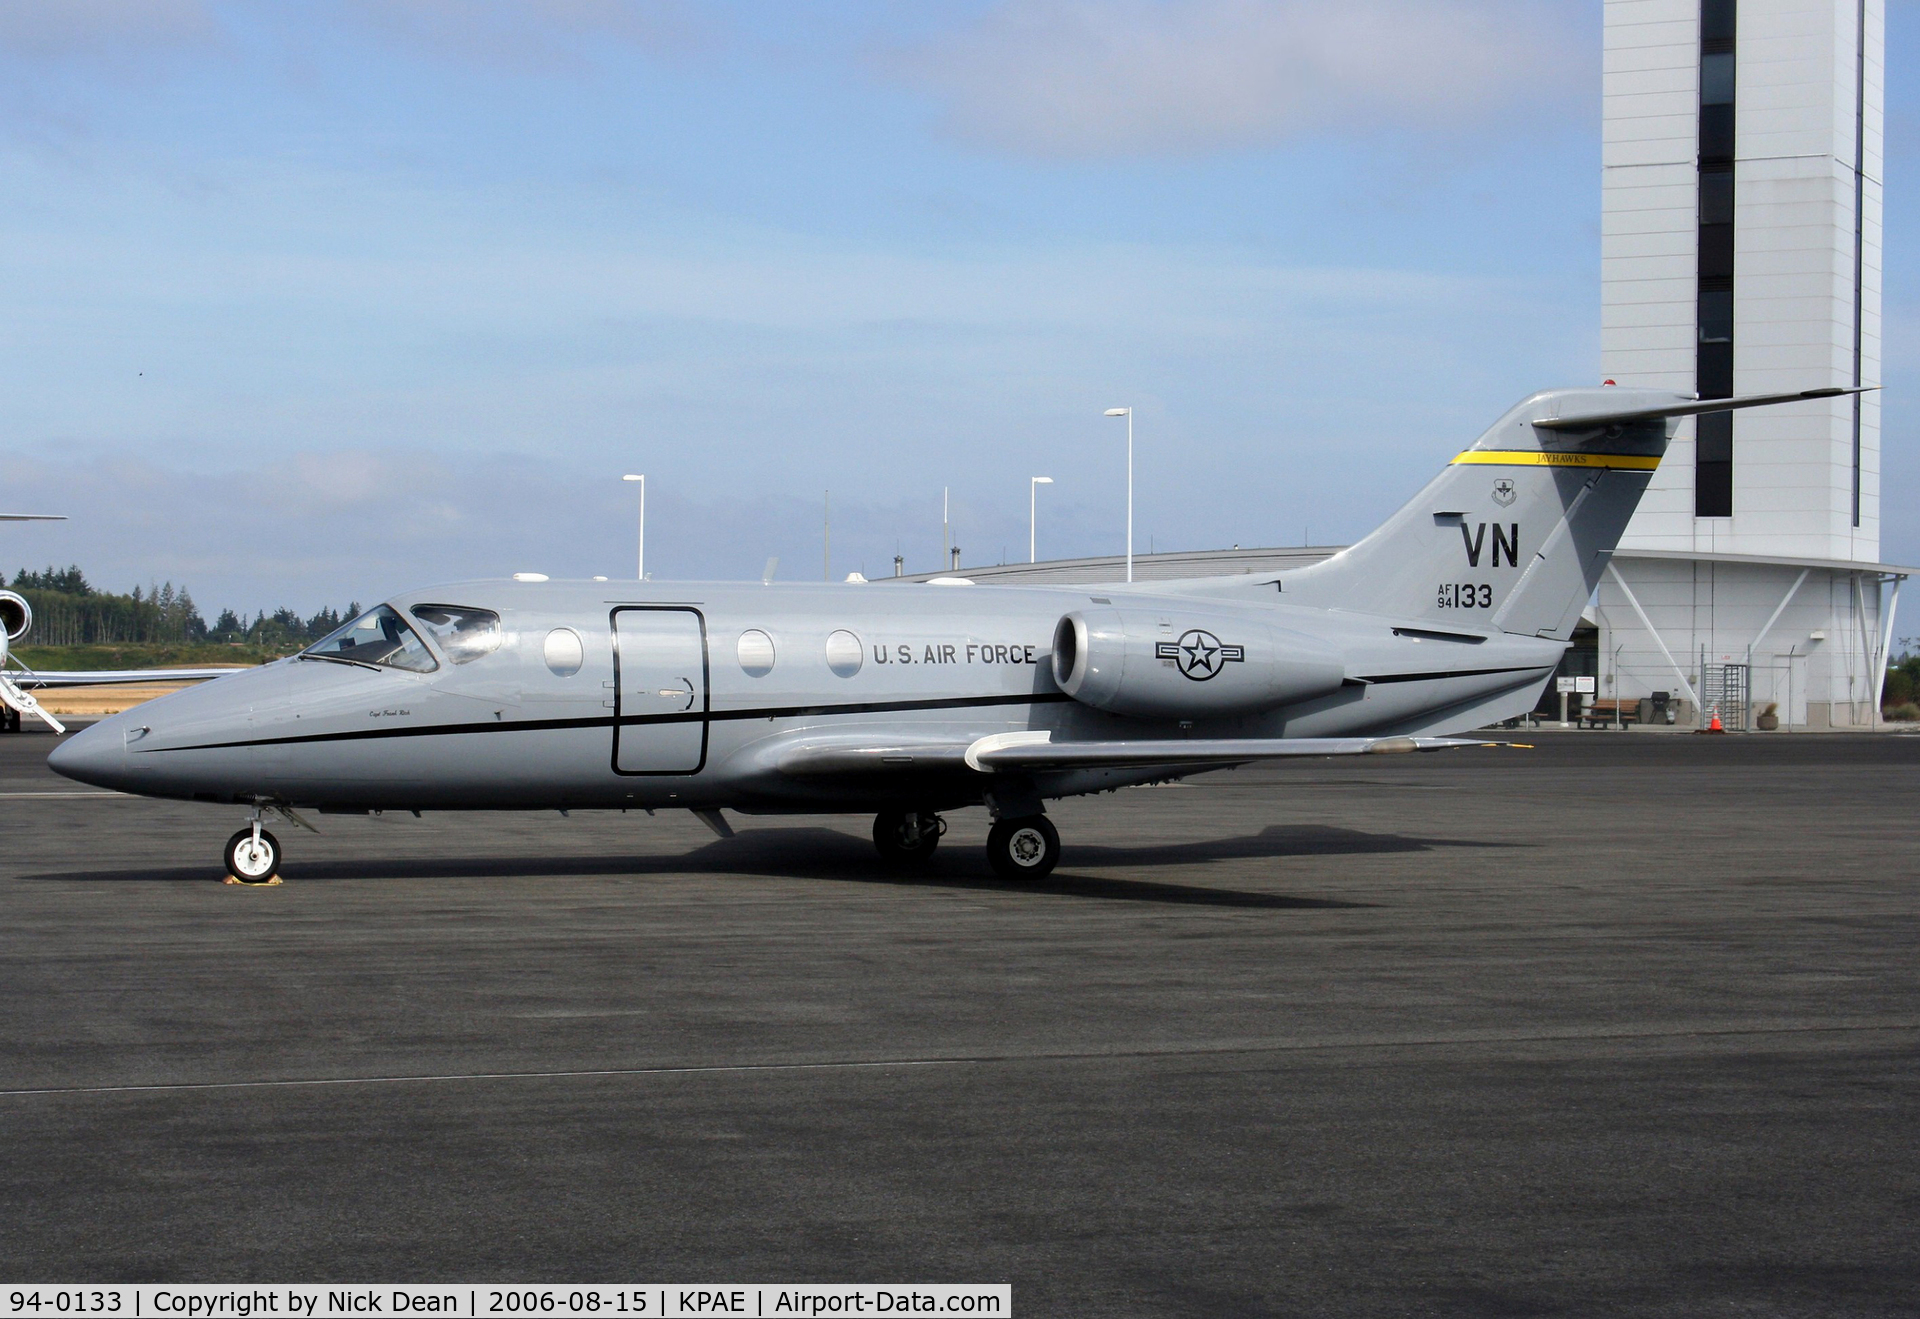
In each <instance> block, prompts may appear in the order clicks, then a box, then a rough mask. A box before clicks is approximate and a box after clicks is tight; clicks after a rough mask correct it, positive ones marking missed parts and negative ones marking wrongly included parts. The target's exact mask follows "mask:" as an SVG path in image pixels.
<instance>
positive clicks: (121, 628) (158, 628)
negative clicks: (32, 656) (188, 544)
mask: <svg viewBox="0 0 1920 1319" xmlns="http://www.w3.org/2000/svg"><path fill="white" fill-rule="evenodd" d="M12 589H13V590H15V591H17V592H19V593H20V594H21V595H22V596H24V597H25V598H26V601H27V603H28V604H29V605H31V606H32V608H33V632H32V633H31V636H30V640H31V641H32V642H33V644H34V645H36V646H90V645H117V644H122V643H126V642H176V643H178V642H188V641H211V642H246V643H250V644H253V645H257V646H267V647H271V648H277V649H284V650H295V649H298V648H299V647H301V646H304V645H306V644H307V643H308V642H312V641H318V640H319V639H320V638H321V637H324V636H326V635H327V633H329V632H331V631H333V630H334V629H335V628H337V627H339V626H340V625H341V624H342V623H344V622H346V621H347V620H348V619H350V618H353V617H355V616H356V615H357V614H359V612H360V605H359V602H358V601H355V602H354V603H352V604H349V605H348V606H347V609H346V612H345V613H344V614H342V613H339V612H336V611H335V610H333V609H330V608H329V609H322V610H321V611H320V612H319V613H317V614H314V615H313V616H312V617H311V618H302V617H301V616H300V615H299V614H297V613H295V612H294V611H293V610H291V609H287V608H285V607H282V608H279V609H276V610H274V611H273V612H272V613H271V614H269V613H267V612H265V611H264V610H262V611H261V612H259V613H257V614H255V615H254V617H253V619H252V621H248V619H247V618H246V616H245V615H243V614H236V613H234V612H233V610H231V609H223V610H221V611H220V616H219V617H218V618H216V619H215V620H214V622H213V624H212V626H208V624H207V620H206V619H205V618H203V617H201V615H200V609H199V607H198V606H197V605H195V604H194V602H193V596H192V595H191V594H190V593H189V592H188V591H187V588H186V587H184V586H182V587H178V588H176V587H175V586H174V584H173V583H172V582H163V583H161V584H160V585H158V586H154V585H149V586H148V587H147V589H146V590H145V591H142V590H141V589H140V588H139V587H137V586H136V587H134V588H133V590H132V592H131V593H129V594H127V595H117V594H115V593H113V592H111V591H100V590H96V589H95V588H94V587H93V586H92V584H90V583H89V582H88V581H87V578H86V575H85V574H84V573H82V572H81V571H80V568H79V565H77V564H73V565H69V566H68V567H65V568H54V567H51V566H49V567H47V568H45V569H43V570H41V571H38V572H34V571H30V570H28V569H26V568H22V569H21V570H20V571H19V572H17V573H15V574H14V577H13V583H12Z"/></svg>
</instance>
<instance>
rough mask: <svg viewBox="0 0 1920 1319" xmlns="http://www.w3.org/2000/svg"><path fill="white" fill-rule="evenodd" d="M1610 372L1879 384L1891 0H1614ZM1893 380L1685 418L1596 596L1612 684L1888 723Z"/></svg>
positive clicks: (1715, 393)
mask: <svg viewBox="0 0 1920 1319" xmlns="http://www.w3.org/2000/svg"><path fill="white" fill-rule="evenodd" d="M1605 13H1606V19H1605V28H1606V37H1605V75H1604V91H1605V110H1604V130H1603V146H1602V153H1603V154H1602V160H1603V184H1602V213H1603V214H1602V245H1601V287H1602V294H1601V298H1602V338H1601V345H1602V347H1601V352H1602V374H1603V376H1604V377H1605V378H1606V379H1608V380H1611V381H1615V382H1618V383H1619V384H1620V385H1623V386H1643V387H1647V388H1655V389H1670V390H1674V391H1677V392H1681V393H1688V394H1698V395H1699V396H1700V397H1702V398H1715V397H1723V396H1728V395H1732V394H1759V393H1773V392H1788V391H1792V390H1800V389H1811V388H1816V387H1820V386H1826V385H1877V384H1879V383H1880V268H1881V261H1880V242H1881V228H1880V214H1881V196H1880V194H1881V123H1882V117H1883V116H1882V72H1883V70H1882V52H1883V48H1884V36H1885V20H1884V13H1883V10H1882V0H1607V3H1606V11H1605ZM1880 408H1881V399H1880V396H1879V395H1878V394H1872V393H1870V394H1865V395H1860V396H1855V397H1852V398H1840V399H1834V400H1831V401H1824V402H1820V403H1804V404H1794V405H1790V406H1786V407H1778V408H1762V409H1755V410H1753V411H1748V412H1721V413H1708V414H1706V415H1704V416H1702V417H1700V418H1698V419H1697V420H1696V421H1691V422H1687V423H1684V424H1683V425H1682V427H1681V429H1680V431H1679V433H1678V434H1677V436H1676V437H1675V440H1674V444H1673V447H1672V448H1671V450H1670V451H1669V453H1668V455H1667V458H1666V461H1665V462H1664V463H1662V464H1661V467H1660V470H1659V471H1658V472H1657V473H1656V474H1655V476H1654V479H1653V484H1652V486H1651V487H1650V488H1649V489H1648V491H1647V495H1646V497H1645V499H1644V500H1643V501H1642V504H1641V507H1640V510H1639V512H1638V513H1637V514H1636V515H1635V517H1634V520H1633V522H1632V524H1631V525H1630V526H1629V527H1628V530H1627V534H1626V538H1625V539H1624V540H1623V541H1622V543H1621V546H1620V550H1619V553H1618V554H1617V555H1616V556H1615V560H1614V564H1613V568H1612V570H1611V571H1609V573H1608V574H1607V575H1606V576H1605V577H1604V578H1603V579H1602V582H1601V586H1600V590H1599V593H1598V595H1597V597H1596V604H1595V609H1594V621H1595V622H1596V623H1597V624H1598V631H1599V636H1598V654H1597V656H1596V660H1597V667H1598V670H1599V673H1598V675H1597V676H1598V690H1597V693H1596V694H1597V695H1598V696H1599V697H1600V698H1602V699H1604V698H1608V697H1614V698H1622V699H1627V700H1632V699H1635V698H1640V697H1646V696H1649V695H1651V694H1652V693H1653V692H1655V691H1667V692H1670V693H1671V694H1672V695H1673V696H1674V697H1675V698H1676V699H1678V700H1684V701H1686V702H1687V707H1686V708H1687V709H1688V712H1689V715H1693V716H1698V715H1700V714H1701V712H1702V710H1703V708H1704V711H1705V714H1706V715H1707V716H1710V715H1711V714H1713V713H1715V712H1717V713H1719V714H1720V716H1721V718H1722V719H1723V721H1725V722H1726V723H1728V724H1729V726H1735V727H1739V726H1750V721H1751V720H1753V719H1754V718H1755V717H1756V716H1757V715H1758V714H1760V713H1763V712H1766V711H1767V709H1768V707H1769V706H1772V707H1774V713H1775V714H1776V717H1777V718H1778V720H1779V722H1780V724H1781V725H1782V726H1785V727H1812V728H1824V727H1846V726H1864V725H1867V724H1869V723H1871V722H1873V721H1874V720H1875V719H1877V716H1878V703H1879V692H1880V678H1881V674H1882V672H1883V671H1884V669H1885V667H1886V664H1885V660H1886V655H1887V653H1888V649H1889V644H1890V641H1891V624H1892V623H1893V621H1894V618H1895V613H1894V611H1895V607H1896V604H1897V600H1898V592H1899V583H1900V581H1901V580H1902V579H1903V578H1904V576H1905V574H1906V572H1907V570H1906V569H1901V568H1895V567H1893V566H1890V565H1888V564H1884V563H1882V562H1880V494H1881V491H1880Z"/></svg>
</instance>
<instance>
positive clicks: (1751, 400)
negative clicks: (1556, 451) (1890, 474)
mask: <svg viewBox="0 0 1920 1319" xmlns="http://www.w3.org/2000/svg"><path fill="white" fill-rule="evenodd" d="M1878 388H1879V386H1878V385H1861V386H1858V387H1856V388H1853V389H1841V388H1839V387H1837V386H1835V387H1832V388H1828V389H1803V390H1801V391H1800V392H1799V393H1797V394H1747V395H1745V396H1743V397H1739V398H1702V399H1676V400H1675V401H1674V402H1673V403H1671V404H1661V405H1660V406H1658V407H1652V408H1634V409H1632V410H1631V411H1627V412H1581V413H1575V414H1574V415H1572V416H1569V417H1541V418H1538V419H1537V420H1535V421H1534V423H1533V424H1534V425H1535V426H1537V427H1539V428H1540V429H1541V430H1547V431H1580V430H1592V429H1593V428H1594V427H1596V426H1614V425H1619V424H1621V423H1624V422H1630V421H1654V420H1656V419H1658V418H1661V417H1694V416H1698V415H1700V414H1701V413H1703V412H1729V411H1732V410H1733V409H1734V408H1764V407H1768V406H1771V405H1772V404H1775V403H1804V402H1806V401H1807V400H1809V399H1817V398H1839V397H1841V396H1843V395H1846V394H1864V393H1866V392H1867V391H1868V390H1872V389H1878Z"/></svg>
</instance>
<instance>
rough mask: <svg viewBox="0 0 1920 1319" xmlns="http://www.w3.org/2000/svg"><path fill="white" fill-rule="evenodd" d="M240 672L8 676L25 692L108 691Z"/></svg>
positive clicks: (81, 672) (86, 672)
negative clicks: (131, 684) (129, 685)
mask: <svg viewBox="0 0 1920 1319" xmlns="http://www.w3.org/2000/svg"><path fill="white" fill-rule="evenodd" d="M238 672H240V670H239V669H235V668H224V669H73V670H67V671H64V672H59V673H43V672H40V671H38V670H36V671H34V672H31V673H11V674H8V675H7V676H8V677H10V678H12V679H13V681H14V682H15V683H16V684H17V685H18V686H20V687H21V688H23V689H27V690H41V689H45V688H49V687H106V686H111V685H116V684H119V683H125V682H205V681H206V680H207V679H209V678H224V677H226V676H227V675H228V674H229V673H238Z"/></svg>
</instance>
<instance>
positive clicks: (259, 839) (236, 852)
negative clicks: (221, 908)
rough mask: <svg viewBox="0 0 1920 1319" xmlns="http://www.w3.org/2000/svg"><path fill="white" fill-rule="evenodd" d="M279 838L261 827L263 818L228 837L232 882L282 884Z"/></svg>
mask: <svg viewBox="0 0 1920 1319" xmlns="http://www.w3.org/2000/svg"><path fill="white" fill-rule="evenodd" d="M279 870H280V840H279V839H278V838H275V837H274V836H273V835H272V834H270V833H268V832H267V831H266V830H265V829H262V828H261V827H260V817H259V816H258V815H255V816H254V818H253V823H252V824H250V825H248V826H247V827H246V828H245V829H242V830H241V831H240V832H239V833H237V834H235V835H234V836H233V837H231V838H229V839H227V879H226V882H227V883H229V884H278V883H280V875H279Z"/></svg>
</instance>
